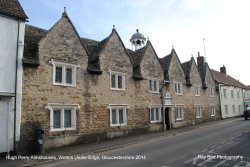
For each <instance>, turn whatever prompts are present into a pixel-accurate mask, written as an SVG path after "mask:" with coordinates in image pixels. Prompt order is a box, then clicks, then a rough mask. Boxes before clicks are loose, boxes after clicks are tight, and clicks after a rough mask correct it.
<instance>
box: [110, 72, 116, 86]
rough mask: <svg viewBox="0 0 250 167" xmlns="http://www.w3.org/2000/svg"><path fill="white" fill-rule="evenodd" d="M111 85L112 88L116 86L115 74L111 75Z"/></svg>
mask: <svg viewBox="0 0 250 167" xmlns="http://www.w3.org/2000/svg"><path fill="white" fill-rule="evenodd" d="M111 87H112V88H116V86H115V75H113V74H112V75H111Z"/></svg>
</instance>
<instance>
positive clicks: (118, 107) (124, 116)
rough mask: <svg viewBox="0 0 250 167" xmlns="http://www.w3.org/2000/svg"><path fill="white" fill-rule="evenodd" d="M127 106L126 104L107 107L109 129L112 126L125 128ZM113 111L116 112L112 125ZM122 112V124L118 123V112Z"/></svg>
mask: <svg viewBox="0 0 250 167" xmlns="http://www.w3.org/2000/svg"><path fill="white" fill-rule="evenodd" d="M128 108H129V107H128V105H127V104H110V105H109V106H108V109H109V116H110V120H109V122H110V126H111V127H114V126H125V125H127V110H128ZM113 110H116V123H115V124H114V123H113V122H112V118H113V115H112V112H113ZM120 110H122V111H123V123H120V122H119V120H120V119H119V111H120Z"/></svg>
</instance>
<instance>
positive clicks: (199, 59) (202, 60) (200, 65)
mask: <svg viewBox="0 0 250 167" xmlns="http://www.w3.org/2000/svg"><path fill="white" fill-rule="evenodd" d="M204 60H205V59H204V57H203V56H200V52H198V57H197V65H198V67H202V66H203V64H204V62H205V61H204Z"/></svg>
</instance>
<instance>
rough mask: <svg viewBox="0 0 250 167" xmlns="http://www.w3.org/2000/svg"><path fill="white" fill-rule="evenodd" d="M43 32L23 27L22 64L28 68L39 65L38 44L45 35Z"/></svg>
mask: <svg viewBox="0 0 250 167" xmlns="http://www.w3.org/2000/svg"><path fill="white" fill-rule="evenodd" d="M47 32H48V30H44V29H41V28H38V27H34V26H31V25H26V26H25V36H24V53H23V64H24V65H29V66H37V65H39V58H38V53H37V51H38V42H39V41H40V39H41V38H42V37H44V36H45V35H46V34H47Z"/></svg>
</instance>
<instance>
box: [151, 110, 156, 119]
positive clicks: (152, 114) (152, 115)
mask: <svg viewBox="0 0 250 167" xmlns="http://www.w3.org/2000/svg"><path fill="white" fill-rule="evenodd" d="M154 117H155V116H154V108H151V121H154Z"/></svg>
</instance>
